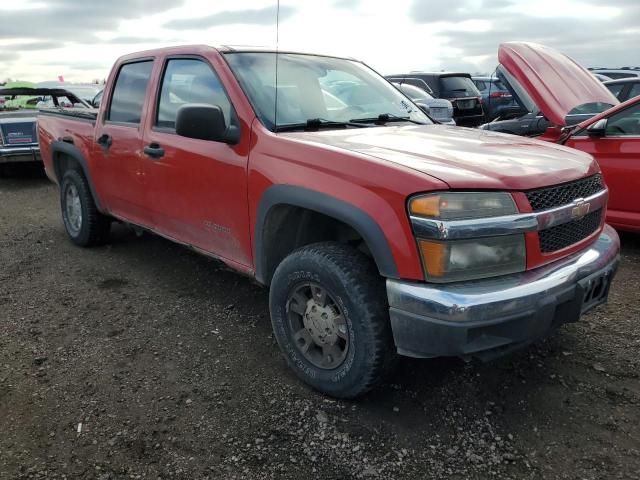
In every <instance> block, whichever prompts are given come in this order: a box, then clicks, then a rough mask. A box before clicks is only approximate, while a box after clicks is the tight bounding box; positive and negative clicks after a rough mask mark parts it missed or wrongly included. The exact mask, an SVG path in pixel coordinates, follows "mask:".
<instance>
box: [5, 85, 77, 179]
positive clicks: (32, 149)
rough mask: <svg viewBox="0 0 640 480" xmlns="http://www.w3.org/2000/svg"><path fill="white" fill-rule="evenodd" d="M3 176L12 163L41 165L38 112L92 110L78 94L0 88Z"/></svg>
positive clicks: (37, 89) (58, 90) (34, 88)
mask: <svg viewBox="0 0 640 480" xmlns="http://www.w3.org/2000/svg"><path fill="white" fill-rule="evenodd" d="M0 98H2V99H3V100H4V104H3V109H2V110H0V173H2V171H3V169H4V166H5V165H6V164H9V163H24V162H39V161H40V148H39V146H38V136H37V127H36V116H37V109H39V108H44V107H74V108H83V109H87V108H89V105H88V104H87V103H86V102H84V101H83V100H82V99H80V98H78V97H77V96H76V95H75V94H73V93H71V92H69V91H67V90H64V89H60V88H41V87H16V86H15V85H9V88H6V87H0Z"/></svg>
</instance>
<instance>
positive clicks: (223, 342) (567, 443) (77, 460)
mask: <svg viewBox="0 0 640 480" xmlns="http://www.w3.org/2000/svg"><path fill="white" fill-rule="evenodd" d="M114 230H115V231H114V235H113V241H112V243H111V244H109V245H108V246H105V247H100V248H95V249H88V250H84V249H80V248H77V247H74V246H73V245H72V244H71V243H70V242H69V241H68V240H67V238H66V236H65V233H64V231H63V226H62V223H61V220H60V214H59V207H58V196H57V190H56V188H55V187H54V186H53V185H52V184H50V183H49V182H48V181H47V180H46V179H45V178H43V177H42V176H39V175H33V174H26V173H25V172H19V174H18V175H17V176H14V177H12V178H9V179H0V478H2V479H14V478H18V479H22V478H47V479H60V478H68V479H75V478H80V479H85V478H97V479H102V480H106V479H124V478H144V479H146V478H151V479H157V478H163V479H165V478H181V479H182V478H184V479H200V478H211V479H218V478H221V479H233V478H237V479H241V478H242V479H245V478H246V479H260V480H266V479H302V478H314V479H336V480H337V479H349V478H385V479H431V478H433V479H442V478H451V479H467V478H469V479H487V478H500V479H503V478H510V479H518V480H520V479H538V478H544V479H555V478H558V479H617V478H625V479H639V478H640V381H639V376H640V355H639V353H640V280H639V279H640V236H632V235H626V236H623V250H622V264H621V268H620V270H619V273H618V276H617V278H616V281H615V283H614V286H613V289H612V292H611V296H610V303H609V304H608V305H607V306H604V307H600V308H598V309H597V310H596V311H595V312H593V313H591V314H589V315H587V316H586V317H584V318H583V320H582V321H581V322H580V323H578V324H573V325H568V326H565V327H563V328H562V329H561V330H559V331H558V332H556V333H555V335H553V336H552V337H551V338H549V339H548V340H545V341H542V342H540V343H539V344H537V345H535V346H533V347H531V348H529V349H528V350H526V351H523V352H521V353H518V354H516V355H514V356H511V357H509V358H507V359H503V360H501V361H499V362H496V363H492V364H488V365H477V364H465V363H464V362H462V361H460V360H457V359H438V360H421V361H418V360H409V359H406V360H403V361H402V362H401V363H400V366H399V369H398V373H397V375H396V377H395V379H394V380H393V383H390V384H385V385H383V386H382V387H381V388H379V389H377V390H376V391H374V392H371V393H370V394H368V395H367V396H366V397H365V398H362V399H361V400H359V401H353V402H347V401H335V400H331V399H329V398H327V397H324V396H322V395H320V394H318V393H315V392H313V391H310V390H309V389H308V388H306V387H305V386H304V385H303V384H301V383H300V382H298V381H297V380H296V379H295V378H294V376H293V374H292V373H290V372H289V370H288V369H287V367H286V366H285V363H284V360H283V359H282V358H281V356H280V353H279V351H278V348H277V346H276V344H275V341H274V339H273V337H272V335H271V327H270V322H269V317H268V309H267V291H266V290H265V289H263V288H261V287H259V286H257V285H256V284H254V283H253V282H252V281H251V280H250V279H248V278H245V277H242V276H240V275H237V274H235V273H233V272H231V271H229V270H228V269H227V268H226V267H224V266H222V265H220V264H219V263H217V262H215V261H213V260H210V259H207V258H205V257H202V256H199V255H197V254H195V253H193V252H191V251H188V250H186V249H184V248H182V247H179V246H177V245H174V244H172V243H170V242H168V241H166V240H163V239H160V238H157V237H154V236H152V235H144V236H142V237H137V236H136V235H134V234H133V233H131V232H130V231H128V230H127V229H125V228H123V227H118V228H115V229H114Z"/></svg>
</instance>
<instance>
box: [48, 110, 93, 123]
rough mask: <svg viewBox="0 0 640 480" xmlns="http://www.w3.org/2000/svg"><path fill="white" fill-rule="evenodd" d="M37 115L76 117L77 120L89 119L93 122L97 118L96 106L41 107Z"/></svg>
mask: <svg viewBox="0 0 640 480" xmlns="http://www.w3.org/2000/svg"><path fill="white" fill-rule="evenodd" d="M38 115H55V116H62V117H71V118H77V119H78V120H90V121H92V122H95V121H96V119H97V118H98V109H97V108H43V109H41V110H40V111H39V112H38Z"/></svg>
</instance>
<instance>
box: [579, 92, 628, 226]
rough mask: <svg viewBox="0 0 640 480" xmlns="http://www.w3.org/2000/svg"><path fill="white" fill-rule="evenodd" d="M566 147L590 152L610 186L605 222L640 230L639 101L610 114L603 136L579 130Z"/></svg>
mask: <svg viewBox="0 0 640 480" xmlns="http://www.w3.org/2000/svg"><path fill="white" fill-rule="evenodd" d="M566 145H567V146H569V147H573V148H577V149H579V150H582V151H583V152H587V153H590V154H591V155H593V156H594V157H595V158H596V160H597V161H598V163H599V164H600V168H602V173H603V174H604V179H605V182H606V183H607V186H608V187H609V206H608V212H607V221H608V222H609V223H612V224H613V225H614V226H620V227H626V226H628V227H634V226H635V227H634V229H635V230H638V229H640V201H638V199H639V198H640V193H639V192H640V103H636V104H635V105H632V106H630V107H629V108H626V109H624V110H622V111H619V112H617V113H615V114H613V115H611V116H610V117H609V118H608V120H607V129H606V134H605V136H604V137H597V138H592V137H589V136H587V135H586V132H581V133H580V134H579V135H576V136H573V137H571V138H570V139H569V140H568V141H567V143H566Z"/></svg>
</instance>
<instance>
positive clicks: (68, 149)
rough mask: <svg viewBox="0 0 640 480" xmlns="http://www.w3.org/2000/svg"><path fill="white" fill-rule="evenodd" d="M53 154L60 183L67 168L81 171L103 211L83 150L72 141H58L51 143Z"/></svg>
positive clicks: (55, 170) (54, 165) (95, 200)
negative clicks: (71, 142)
mask: <svg viewBox="0 0 640 480" xmlns="http://www.w3.org/2000/svg"><path fill="white" fill-rule="evenodd" d="M51 155H52V159H53V171H54V174H55V178H56V181H57V182H58V184H60V182H61V181H62V177H63V176H64V173H65V172H66V171H67V170H69V169H74V170H78V171H80V172H81V173H82V175H83V176H84V178H85V179H86V180H87V183H88V185H89V189H90V190H91V195H92V197H93V201H94V202H95V203H96V206H97V207H98V210H100V211H102V204H101V202H100V198H99V197H98V195H97V193H96V190H95V187H94V185H93V181H92V179H91V175H90V174H89V167H88V165H87V161H86V159H85V158H84V156H83V155H82V152H80V150H79V149H78V148H77V147H76V146H74V145H72V144H70V143H67V142H62V141H57V142H53V143H52V144H51Z"/></svg>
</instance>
